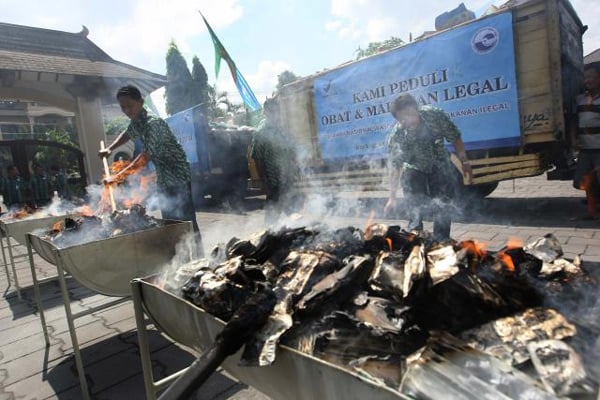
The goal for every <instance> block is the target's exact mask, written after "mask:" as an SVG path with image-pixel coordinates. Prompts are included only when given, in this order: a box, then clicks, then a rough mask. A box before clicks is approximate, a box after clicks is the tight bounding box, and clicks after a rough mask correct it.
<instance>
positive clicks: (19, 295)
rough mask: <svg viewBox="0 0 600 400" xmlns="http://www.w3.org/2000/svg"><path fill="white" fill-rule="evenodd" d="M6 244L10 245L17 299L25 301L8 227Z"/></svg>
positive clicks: (9, 251) (9, 254) (9, 255)
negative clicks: (22, 295)
mask: <svg viewBox="0 0 600 400" xmlns="http://www.w3.org/2000/svg"><path fill="white" fill-rule="evenodd" d="M6 242H7V243H8V257H9V258H10V265H11V268H12V272H13V278H14V279H15V289H17V297H18V298H19V300H23V298H22V297H21V289H20V288H19V278H17V270H16V269H15V258H14V257H13V253H12V245H11V243H10V232H9V229H8V227H7V229H6Z"/></svg>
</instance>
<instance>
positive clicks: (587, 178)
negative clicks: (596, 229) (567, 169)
mask: <svg viewBox="0 0 600 400" xmlns="http://www.w3.org/2000/svg"><path fill="white" fill-rule="evenodd" d="M594 176H595V174H587V175H584V176H583V179H582V180H581V183H580V184H579V189H581V190H585V198H586V200H587V212H588V214H589V215H590V216H591V217H594V218H595V217H596V216H597V215H598V208H597V206H596V196H595V195H594V190H593V182H594Z"/></svg>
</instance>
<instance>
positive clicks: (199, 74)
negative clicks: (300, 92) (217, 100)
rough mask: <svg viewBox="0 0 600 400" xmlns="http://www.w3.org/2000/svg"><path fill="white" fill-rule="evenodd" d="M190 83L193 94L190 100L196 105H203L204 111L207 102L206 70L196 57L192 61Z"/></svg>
mask: <svg viewBox="0 0 600 400" xmlns="http://www.w3.org/2000/svg"><path fill="white" fill-rule="evenodd" d="M192 81H193V86H192V87H193V93H192V98H193V99H194V101H195V102H196V104H200V103H202V104H204V107H203V108H204V109H206V107H207V103H208V100H209V96H208V75H207V74H206V69H204V66H203V65H202V63H201V62H200V59H199V58H198V57H197V56H194V58H193V59H192Z"/></svg>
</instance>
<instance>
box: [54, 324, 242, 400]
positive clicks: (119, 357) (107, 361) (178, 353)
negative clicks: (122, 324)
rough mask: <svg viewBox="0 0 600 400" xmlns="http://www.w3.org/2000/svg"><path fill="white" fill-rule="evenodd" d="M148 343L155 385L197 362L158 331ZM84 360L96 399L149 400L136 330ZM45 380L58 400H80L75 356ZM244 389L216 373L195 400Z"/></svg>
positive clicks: (90, 350) (93, 349) (88, 349)
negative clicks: (156, 382) (145, 388)
mask: <svg viewBox="0 0 600 400" xmlns="http://www.w3.org/2000/svg"><path fill="white" fill-rule="evenodd" d="M148 339H149V342H150V349H151V358H152V367H153V374H154V380H155V381H158V380H160V379H162V378H164V377H166V376H168V375H170V374H173V373H174V372H177V371H179V370H180V369H182V368H185V367H187V366H188V365H189V364H190V363H191V362H192V361H193V360H194V359H195V357H194V356H193V355H192V354H190V353H188V352H186V351H184V350H182V349H181V348H179V347H177V346H176V345H174V344H173V343H172V342H171V341H170V340H168V339H167V338H165V337H164V336H162V335H161V334H160V333H159V332H158V331H156V330H152V331H149V332H148ZM82 346H83V345H82ZM81 357H82V360H83V364H84V369H85V376H86V381H87V385H88V388H89V390H90V392H91V395H92V398H93V399H105V400H109V399H110V400H137V399H140V400H141V399H145V398H146V397H145V396H146V393H145V390H144V381H143V375H142V364H141V359H140V355H139V350H138V345H137V332H136V331H135V330H134V331H130V332H126V333H123V334H118V335H115V336H112V337H109V338H107V339H104V340H102V341H99V342H96V343H94V344H91V345H88V346H85V347H83V348H81ZM45 378H46V380H47V381H48V383H49V384H50V386H52V388H53V390H54V392H55V393H56V398H57V399H61V400H66V399H74V398H81V389H80V385H79V379H78V376H77V368H76V366H75V357H74V356H73V355H71V356H69V357H67V358H66V359H64V360H63V361H61V362H60V363H59V364H57V365H55V366H54V367H52V369H50V370H49V371H47V374H46V376H45ZM245 388H247V386H246V385H244V384H241V383H238V382H237V381H234V380H232V379H230V378H228V377H227V376H225V375H223V374H222V373H219V372H216V373H214V374H213V375H212V376H211V378H210V379H209V380H208V381H207V382H205V383H204V385H203V386H202V387H201V388H200V389H199V390H198V391H197V392H198V393H197V394H196V395H195V396H194V397H193V398H194V399H196V398H198V399H217V398H219V396H222V395H223V394H225V393H228V394H229V395H231V394H234V393H236V392H238V391H240V390H243V389H245ZM200 391H201V393H200Z"/></svg>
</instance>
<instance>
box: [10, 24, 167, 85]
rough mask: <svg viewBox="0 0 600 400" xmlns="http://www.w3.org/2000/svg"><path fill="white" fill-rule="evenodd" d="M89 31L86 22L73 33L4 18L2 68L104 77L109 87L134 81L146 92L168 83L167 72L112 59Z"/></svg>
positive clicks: (134, 83)
mask: <svg viewBox="0 0 600 400" xmlns="http://www.w3.org/2000/svg"><path fill="white" fill-rule="evenodd" d="M88 33H89V31H88V29H87V28H86V27H85V26H84V27H83V29H82V31H81V32H78V33H70V32H62V31H56V30H51V29H42V28H35V27H29V26H22V25H14V24H7V23H1V22H0V70H14V71H28V72H38V73H51V74H57V75H75V76H81V77H94V78H101V79H102V81H103V82H104V84H105V85H106V86H107V89H110V90H114V89H115V88H116V87H120V86H123V85H126V84H132V85H136V86H138V87H139V88H140V90H141V91H142V92H143V93H144V94H147V93H150V92H152V91H154V90H155V89H158V88H159V87H162V86H164V85H165V84H166V77H165V76H164V75H161V74H156V73H153V72H149V71H146V70H143V69H141V68H137V67H134V66H132V65H129V64H125V63H122V62H119V61H116V60H114V59H112V58H111V57H110V56H109V55H108V54H106V53H105V52H104V51H103V50H102V49H100V48H99V47H98V46H96V45H95V44H94V43H93V42H92V41H91V40H89V39H88V37H87V35H88ZM58 80H59V78H58V77H57V81H58Z"/></svg>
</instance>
